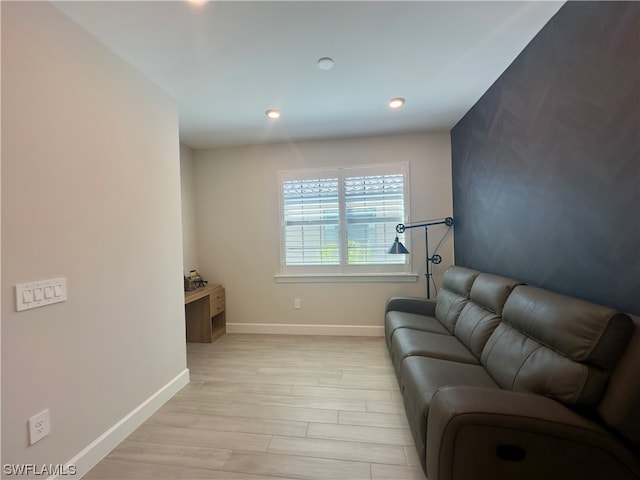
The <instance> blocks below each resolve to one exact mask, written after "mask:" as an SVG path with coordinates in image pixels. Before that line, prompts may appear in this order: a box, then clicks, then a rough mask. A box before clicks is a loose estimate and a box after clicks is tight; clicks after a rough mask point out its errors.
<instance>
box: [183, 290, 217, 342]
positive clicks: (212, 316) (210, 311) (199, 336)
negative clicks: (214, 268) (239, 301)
mask: <svg viewBox="0 0 640 480" xmlns="http://www.w3.org/2000/svg"><path fill="white" fill-rule="evenodd" d="M184 310H185V312H184V313H185V323H186V330H187V342H198V343H211V342H213V341H214V340H215V339H216V338H218V337H221V336H222V335H224V334H225V333H226V331H227V320H226V317H225V308H224V287H223V286H222V285H205V286H204V287H200V288H197V289H195V290H191V291H189V292H184Z"/></svg>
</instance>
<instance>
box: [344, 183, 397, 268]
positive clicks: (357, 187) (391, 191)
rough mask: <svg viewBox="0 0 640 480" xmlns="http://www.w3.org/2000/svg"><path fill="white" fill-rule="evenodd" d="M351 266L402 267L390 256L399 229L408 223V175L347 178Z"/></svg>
mask: <svg viewBox="0 0 640 480" xmlns="http://www.w3.org/2000/svg"><path fill="white" fill-rule="evenodd" d="M344 191H345V193H344V195H345V209H346V228H347V264H349V265H372V264H375V265H389V264H402V263H404V262H405V259H404V258H403V256H402V255H390V254H388V253H387V252H388V251H389V246H390V245H391V244H392V243H393V240H394V239H395V236H396V230H395V227H396V225H397V224H398V223H402V222H403V221H404V194H405V192H404V175H402V174H394V175H371V176H358V177H347V178H345V180H344Z"/></svg>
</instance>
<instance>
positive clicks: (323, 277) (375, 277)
mask: <svg viewBox="0 0 640 480" xmlns="http://www.w3.org/2000/svg"><path fill="white" fill-rule="evenodd" d="M418 276H419V274H417V273H366V274H337V273H332V274H319V273H309V274H291V275H275V280H276V283H375V282H378V283H380V282H382V283H401V282H417V281H418Z"/></svg>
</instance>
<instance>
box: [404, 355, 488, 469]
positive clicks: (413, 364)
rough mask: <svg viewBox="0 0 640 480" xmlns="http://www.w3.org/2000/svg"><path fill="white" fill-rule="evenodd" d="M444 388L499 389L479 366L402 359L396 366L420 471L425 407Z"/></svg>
mask: <svg viewBox="0 0 640 480" xmlns="http://www.w3.org/2000/svg"><path fill="white" fill-rule="evenodd" d="M445 386H469V387H484V388H500V387H499V386H498V384H497V383H496V382H494V381H493V379H492V378H491V377H490V376H489V374H488V373H487V372H486V370H485V369H484V368H483V367H482V366H481V365H472V364H469V363H461V362H452V361H450V360H442V359H440V358H429V357H420V356H413V357H407V358H405V359H404V361H403V362H402V365H401V367H400V389H401V391H402V394H403V395H402V396H403V399H404V408H405V412H406V414H407V419H408V421H409V426H410V428H411V433H412V435H413V438H414V441H415V444H416V449H417V452H418V457H419V458H420V462H422V466H423V468H424V467H425V464H426V445H427V443H426V442H427V439H426V435H427V418H428V414H429V406H430V405H431V399H432V398H433V395H434V394H435V393H436V391H437V390H438V389H439V388H441V387H445Z"/></svg>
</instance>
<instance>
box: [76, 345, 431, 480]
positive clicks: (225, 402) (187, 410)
mask: <svg viewBox="0 0 640 480" xmlns="http://www.w3.org/2000/svg"><path fill="white" fill-rule="evenodd" d="M187 353H188V367H189V369H190V372H191V383H190V384H189V385H187V386H186V387H185V388H184V389H183V390H182V391H181V392H180V393H178V395H176V396H175V397H174V398H172V399H171V400H170V401H169V402H167V403H166V404H165V405H164V406H163V407H162V408H161V409H160V410H158V412H156V413H155V414H154V415H153V416H152V417H151V418H150V419H149V420H147V421H146V422H145V423H144V424H143V425H142V426H141V427H140V428H138V429H137V430H136V431H135V432H133V433H132V434H131V435H130V436H129V438H127V439H126V440H125V441H124V442H123V443H122V444H120V446H118V447H117V448H116V449H115V450H113V451H112V452H111V453H110V454H109V455H108V456H107V457H106V458H105V459H104V460H102V461H101V462H100V463H99V464H98V465H96V467H94V468H93V470H91V471H90V472H89V473H88V474H87V475H86V476H85V477H84V478H85V479H87V480H89V479H91V480H93V479H109V480H120V479H122V480H124V479H143V478H144V479H179V480H196V479H198V480H199V479H229V480H233V479H271V480H276V479H328V480H338V479H344V480H364V479H371V480H379V479H393V480H402V479H414V480H425V476H424V474H423V472H422V469H421V468H420V462H419V461H418V458H417V454H416V451H415V447H414V444H413V439H412V438H411V433H410V432H409V427H408V425H407V420H406V417H405V414H404V409H403V406H402V399H401V397H400V393H399V389H398V384H397V382H396V378H395V376H394V374H393V367H392V366H391V362H390V360H389V354H388V352H387V349H386V346H385V343H384V339H383V338H378V337H376V338H372V337H362V338H360V337H320V336H285V335H239V334H227V335H225V336H224V337H222V338H220V339H219V340H217V341H216V342H214V343H212V344H193V343H192V344H188V347H187Z"/></svg>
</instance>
